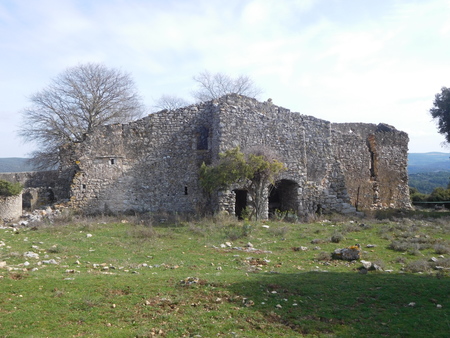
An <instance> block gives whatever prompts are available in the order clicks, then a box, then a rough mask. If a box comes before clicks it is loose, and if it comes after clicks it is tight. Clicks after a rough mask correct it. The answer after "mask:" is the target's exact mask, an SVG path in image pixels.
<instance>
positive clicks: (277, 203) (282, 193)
mask: <svg viewBox="0 0 450 338" xmlns="http://www.w3.org/2000/svg"><path fill="white" fill-rule="evenodd" d="M269 191H270V194H269V217H272V216H273V215H274V214H275V213H276V212H280V211H281V212H285V211H292V212H294V213H297V211H298V210H297V209H298V184H297V183H296V182H295V181H291V180H280V181H278V182H276V183H275V186H271V187H269Z"/></svg>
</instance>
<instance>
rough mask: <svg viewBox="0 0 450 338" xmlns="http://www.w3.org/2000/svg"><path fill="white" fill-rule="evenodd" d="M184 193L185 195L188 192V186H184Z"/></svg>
mask: <svg viewBox="0 0 450 338" xmlns="http://www.w3.org/2000/svg"><path fill="white" fill-rule="evenodd" d="M184 194H185V195H187V194H188V188H187V187H184Z"/></svg>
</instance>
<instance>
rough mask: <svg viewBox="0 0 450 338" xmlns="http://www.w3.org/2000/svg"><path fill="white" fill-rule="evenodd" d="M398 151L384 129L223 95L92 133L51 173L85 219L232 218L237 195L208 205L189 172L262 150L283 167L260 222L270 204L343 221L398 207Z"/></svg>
mask: <svg viewBox="0 0 450 338" xmlns="http://www.w3.org/2000/svg"><path fill="white" fill-rule="evenodd" d="M407 142H408V138H407V135H406V134H405V133H402V132H399V131H397V130H395V128H393V127H390V126H386V125H379V126H376V125H370V124H331V123H330V122H328V121H324V120H320V119H317V118H315V117H312V116H306V115H302V114H299V113H295V112H291V111H289V110H288V109H285V108H282V107H278V106H276V105H274V104H273V103H272V102H271V100H268V101H267V102H258V101H257V100H255V99H251V98H247V97H242V96H239V95H228V96H225V97H222V98H220V99H218V100H214V101H211V102H205V103H199V104H195V105H191V106H188V107H185V108H181V109H177V110H175V111H161V112H159V113H155V114H151V115H149V116H147V117H145V118H143V119H140V120H138V121H134V122H132V123H129V124H124V125H121V124H117V125H109V126H105V127H102V128H100V129H99V130H98V131H96V132H94V133H93V134H90V135H88V137H87V139H86V141H85V142H84V143H82V144H77V145H74V146H73V147H70V148H67V149H64V150H63V153H64V154H65V155H64V164H63V166H62V167H61V168H60V173H65V177H71V187H70V199H71V203H72V205H73V206H74V207H75V208H80V209H82V210H85V211H86V212H126V211H137V212H145V211H152V212H153V211H169V212H188V213H198V212H200V213H203V212H206V211H211V210H216V211H218V210H226V211H228V212H230V213H233V212H234V211H235V210H234V208H235V201H236V193H235V192H233V189H238V190H239V189H240V188H241V187H239V186H237V185H236V186H233V187H230V190H229V191H222V192H219V193H218V194H214V195H213V196H208V195H206V194H205V193H204V192H203V191H202V189H201V188H200V187H199V183H198V175H199V167H200V165H201V163H202V162H205V163H207V164H209V163H212V162H213V161H215V160H217V158H218V155H219V153H220V152H223V151H225V150H227V149H231V148H234V147H236V146H239V147H240V148H241V150H243V151H251V150H253V149H257V148H261V147H263V148H266V149H269V150H270V151H271V152H273V153H275V154H276V156H277V157H278V159H279V160H280V161H282V162H284V163H285V165H286V167H287V170H286V171H285V172H283V173H282V174H281V175H280V177H279V180H278V182H279V184H278V188H277V186H276V187H275V190H276V189H278V191H276V194H273V195H270V196H269V195H268V203H267V212H269V208H270V204H272V205H278V206H281V207H282V208H289V210H292V211H294V212H296V213H298V214H300V215H307V214H311V213H315V212H318V211H319V210H320V211H322V210H323V211H326V212H343V213H347V212H354V211H355V210H356V209H355V207H358V208H361V209H364V208H372V207H384V206H388V207H389V206H393V207H405V206H408V202H407V198H406V195H407V191H408V187H407V176H406V152H407ZM408 201H409V196H408Z"/></svg>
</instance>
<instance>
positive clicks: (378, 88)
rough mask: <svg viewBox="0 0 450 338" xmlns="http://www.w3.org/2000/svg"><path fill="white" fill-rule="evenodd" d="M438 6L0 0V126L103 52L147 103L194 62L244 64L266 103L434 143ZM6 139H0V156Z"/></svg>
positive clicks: (445, 8)
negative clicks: (61, 76)
mask: <svg viewBox="0 0 450 338" xmlns="http://www.w3.org/2000/svg"><path fill="white" fill-rule="evenodd" d="M449 9H450V3H449V2H448V1H447V0H430V1H426V2H425V1H417V0H398V1H395V2H390V1H381V2H374V3H367V2H361V1H338V0H333V1H331V0H327V1H324V0H308V1H305V0H284V1H283V2H279V1H271V0H229V1H227V2H226V3H224V2H223V1H219V0H192V1H175V0H165V1H159V0H129V1H122V0H107V1H106V0H96V1H88V0H42V1H39V2H36V1H31V0H4V1H2V3H0V48H1V50H2V54H1V55H0V62H1V64H2V67H0V90H2V93H4V97H5V98H6V99H5V100H4V102H2V105H3V106H2V108H1V109H0V114H1V116H0V118H1V121H2V122H1V123H2V124H1V127H2V128H1V129H2V134H5V133H7V134H8V135H12V133H11V130H13V129H15V128H16V127H15V126H16V125H17V124H18V121H19V120H18V117H17V115H18V114H17V112H18V111H19V110H20V109H21V108H23V107H25V106H26V105H27V101H26V96H27V95H30V94H31V93H33V92H34V91H36V90H38V89H40V88H42V87H43V86H45V85H46V84H47V83H48V81H49V80H50V78H52V77H54V76H55V75H57V74H58V73H59V72H61V71H63V70H64V69H65V68H66V67H69V66H73V65H75V64H78V63H82V62H103V63H105V64H106V65H107V66H111V67H118V68H121V69H123V70H125V71H127V72H131V73H132V75H133V76H134V78H135V79H136V83H137V85H138V88H139V89H140V90H141V92H142V94H143V96H144V98H145V100H146V103H147V104H148V105H151V104H152V99H156V98H158V97H159V96H161V95H162V94H175V95H178V96H182V97H185V98H189V94H190V90H191V89H192V87H193V86H194V83H193V82H192V76H193V75H195V74H197V73H198V72H200V71H202V70H205V69H208V70H210V71H213V72H217V71H221V72H225V73H229V74H231V75H239V74H247V75H250V76H251V77H253V78H254V80H255V82H256V83H257V84H258V85H259V86H260V87H262V89H263V90H264V91H265V92H264V97H271V98H273V100H274V102H275V104H279V105H282V106H285V107H287V108H290V109H292V110H294V111H300V112H302V113H305V114H308V115H314V116H317V117H319V118H325V119H327V120H331V121H365V122H374V123H377V122H386V123H390V124H393V125H395V126H396V127H397V128H399V129H404V130H408V131H410V137H411V145H414V147H415V148H419V145H418V142H416V139H420V140H421V142H420V143H421V144H427V146H428V147H429V149H430V150H436V148H438V149H440V146H439V143H440V142H437V141H436V139H437V138H439V139H443V137H442V136H440V135H438V134H437V132H436V131H435V126H434V124H433V123H432V122H431V121H430V120H429V116H428V113H427V110H428V109H429V106H431V104H432V99H433V96H434V94H435V93H436V92H437V91H439V89H440V87H441V86H443V85H447V86H450V84H449V83H448V81H449V80H448V79H450V65H449V64H448V55H450V45H449V44H448V38H449V35H450V28H449V27H450V26H449V24H448V19H447V16H448V12H449ZM5 116H6V117H5ZM5 130H6V132H5ZM425 131H426V135H428V140H429V142H428V141H427V139H426V138H424V135H423V133H424V132H425ZM419 132H420V133H422V134H420V133H419ZM431 135H434V137H432V136H431ZM9 138H10V139H11V137H9ZM11 149H12V147H10V146H8V147H5V146H2V145H0V157H1V156H7V155H5V154H11V152H10V151H11ZM16 149H23V148H20V147H17V148H16ZM420 149H422V145H420ZM17 152H20V150H17ZM18 155H19V156H21V155H22V154H18Z"/></svg>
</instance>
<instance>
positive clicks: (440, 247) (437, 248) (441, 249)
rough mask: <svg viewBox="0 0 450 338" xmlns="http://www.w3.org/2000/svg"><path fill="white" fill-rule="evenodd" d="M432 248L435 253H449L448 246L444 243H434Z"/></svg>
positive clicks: (449, 248)
mask: <svg viewBox="0 0 450 338" xmlns="http://www.w3.org/2000/svg"><path fill="white" fill-rule="evenodd" d="M433 249H434V252H435V253H437V254H438V255H444V254H448V253H450V246H449V245H445V244H435V245H434V247H433Z"/></svg>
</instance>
